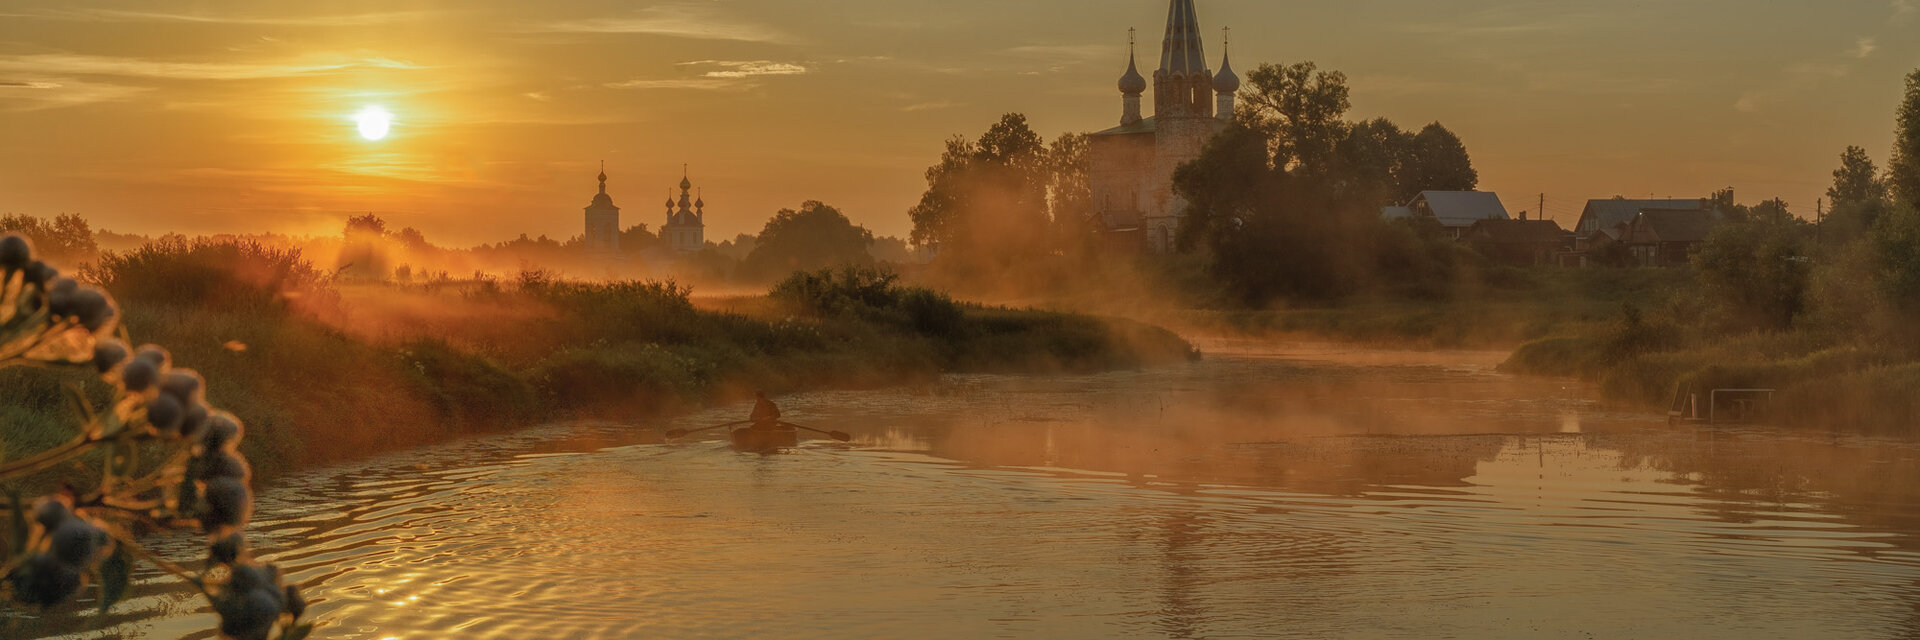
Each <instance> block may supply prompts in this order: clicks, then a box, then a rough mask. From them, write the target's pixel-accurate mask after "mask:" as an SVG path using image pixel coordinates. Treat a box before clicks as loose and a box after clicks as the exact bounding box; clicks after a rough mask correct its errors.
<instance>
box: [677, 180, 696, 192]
mask: <svg viewBox="0 0 1920 640" xmlns="http://www.w3.org/2000/svg"><path fill="white" fill-rule="evenodd" d="M692 188H693V181H692V180H688V179H687V178H686V176H681V177H680V190H681V191H686V190H688V189H692Z"/></svg>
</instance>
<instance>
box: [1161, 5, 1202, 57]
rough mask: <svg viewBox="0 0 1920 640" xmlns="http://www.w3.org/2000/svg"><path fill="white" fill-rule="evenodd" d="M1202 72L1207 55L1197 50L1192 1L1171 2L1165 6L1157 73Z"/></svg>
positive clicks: (1197, 20)
mask: <svg viewBox="0 0 1920 640" xmlns="http://www.w3.org/2000/svg"><path fill="white" fill-rule="evenodd" d="M1206 72H1207V54H1206V52H1205V51H1203V50H1202V49H1201V41H1200V17H1199V15H1198V12H1197V11H1195V10H1194V8H1193V0H1173V2H1172V3H1170V4H1168V6H1167V36H1166V38H1165V39H1163V40H1161V42H1160V73H1163V74H1167V75H1175V74H1181V75H1186V74H1195V73H1206ZM1156 75H1157V74H1156Z"/></svg>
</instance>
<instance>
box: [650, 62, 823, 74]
mask: <svg viewBox="0 0 1920 640" xmlns="http://www.w3.org/2000/svg"><path fill="white" fill-rule="evenodd" d="M703 65H705V66H717V67H722V68H720V69H715V70H712V71H708V72H706V73H702V74H700V77H702V78H751V77H753V76H797V75H801V74H804V73H806V72H807V68H806V67H805V66H802V65H798V64H793V63H790V62H774V61H772V60H695V61H692V62H682V63H679V65H678V66H682V67H692V66H703Z"/></svg>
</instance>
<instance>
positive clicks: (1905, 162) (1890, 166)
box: [1887, 69, 1920, 207]
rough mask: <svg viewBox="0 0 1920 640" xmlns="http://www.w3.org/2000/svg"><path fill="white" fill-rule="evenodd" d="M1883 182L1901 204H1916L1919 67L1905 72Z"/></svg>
mask: <svg viewBox="0 0 1920 640" xmlns="http://www.w3.org/2000/svg"><path fill="white" fill-rule="evenodd" d="M1887 174H1888V175H1887V182H1888V183H1889V184H1888V186H1889V187H1891V188H1892V189H1893V195H1894V196H1895V197H1896V198H1898V199H1899V200H1900V202H1901V203H1902V204H1905V205H1908V206H1914V207H1920V69H1915V70H1914V71H1913V73H1910V74H1907V93H1906V96H1905V97H1904V98H1903V99H1902V100H1901V101H1900V110H1899V112H1898V114H1897V118H1896V121H1895V126H1894V135H1893V159H1892V161H1890V162H1888V163H1887Z"/></svg>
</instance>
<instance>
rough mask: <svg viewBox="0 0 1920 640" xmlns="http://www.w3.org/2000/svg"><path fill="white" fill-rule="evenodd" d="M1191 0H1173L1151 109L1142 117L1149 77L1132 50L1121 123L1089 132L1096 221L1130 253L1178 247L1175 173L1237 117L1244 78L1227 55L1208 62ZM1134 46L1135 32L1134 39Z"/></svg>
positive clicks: (1181, 210)
mask: <svg viewBox="0 0 1920 640" xmlns="http://www.w3.org/2000/svg"><path fill="white" fill-rule="evenodd" d="M1193 3H1194V0H1172V1H1171V2H1170V3H1169V5H1168V8H1167V33H1166V36H1165V37H1164V38H1162V39H1161V42H1160V68H1159V69H1157V70H1155V71H1154V72H1153V115H1152V116H1150V117H1145V118H1143V117H1141V114H1140V94H1142V93H1144V92H1146V90H1147V80H1146V78H1144V77H1142V76H1141V75H1140V71H1139V69H1138V68H1137V67H1136V66H1135V64H1134V55H1133V53H1132V51H1131V50H1129V52H1128V55H1127V72H1126V74H1125V75H1122V76H1120V87H1119V88H1120V96H1121V98H1120V99H1121V110H1120V126H1118V127H1114V128H1112V129H1107V130H1105V131H1100V132H1096V133H1094V134H1092V135H1090V136H1089V137H1088V144H1089V146H1090V149H1089V151H1090V153H1091V156H1092V167H1091V171H1090V174H1089V176H1088V180H1089V182H1090V183H1091V185H1090V186H1091V187H1092V190H1093V209H1094V214H1093V220H1092V222H1093V223H1094V226H1095V228H1097V229H1099V230H1100V231H1102V232H1103V233H1104V234H1105V235H1106V237H1107V238H1108V239H1109V241H1110V242H1112V243H1114V244H1115V245H1117V246H1120V247H1123V248H1125V249H1127V250H1131V251H1144V252H1147V253H1167V252H1170V251H1172V250H1173V246H1174V239H1175V238H1176V237H1177V235H1178V233H1179V231H1180V224H1181V222H1182V221H1183V220H1184V219H1185V218H1186V208H1187V203H1186V201H1185V200H1183V199H1181V198H1180V197H1178V196H1176V195H1174V193H1173V171H1174V169H1176V168H1178V167H1179V166H1180V165H1181V164H1182V163H1185V162H1188V161H1190V160H1193V159H1194V158H1197V157H1199V156H1200V149H1201V147H1203V146H1205V145H1206V143H1207V140H1209V139H1211V138H1213V136H1214V134H1217V133H1219V132H1220V130H1222V129H1225V128H1226V126H1227V123H1228V122H1229V121H1231V120H1232V119H1233V107H1234V94H1235V93H1236V92H1238V91H1239V90H1240V78H1239V76H1236V75H1234V73H1233V69H1232V68H1231V65H1229V64H1228V63H1227V60H1226V57H1225V56H1222V58H1221V61H1220V72H1219V73H1218V74H1215V73H1214V72H1213V70H1211V69H1208V68H1207V59H1206V58H1207V56H1206V52H1205V51H1204V50H1203V47H1202V46H1201V41H1200V19H1199V16H1198V12H1197V11H1196V10H1195V9H1194V6H1193ZM1129 49H1131V38H1129Z"/></svg>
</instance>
